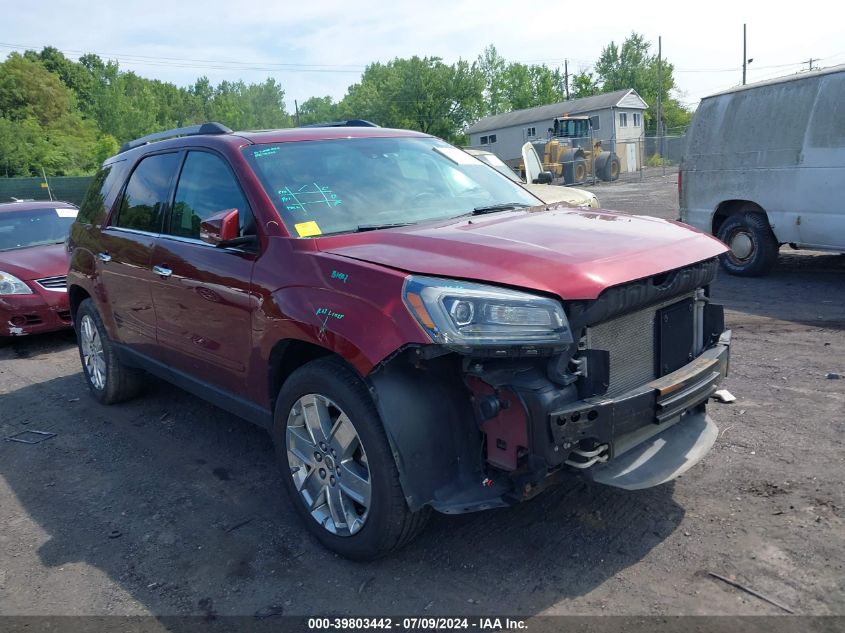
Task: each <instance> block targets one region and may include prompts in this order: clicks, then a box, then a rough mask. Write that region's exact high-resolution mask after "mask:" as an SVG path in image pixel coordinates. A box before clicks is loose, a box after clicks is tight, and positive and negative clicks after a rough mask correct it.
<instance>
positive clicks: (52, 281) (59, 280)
mask: <svg viewBox="0 0 845 633" xmlns="http://www.w3.org/2000/svg"><path fill="white" fill-rule="evenodd" d="M35 282H36V283H37V284H38V285H39V286H41V287H42V288H46V289H47V290H59V291H61V290H67V277H65V276H64V275H61V276H59V277H44V278H43V279H36V280H35Z"/></svg>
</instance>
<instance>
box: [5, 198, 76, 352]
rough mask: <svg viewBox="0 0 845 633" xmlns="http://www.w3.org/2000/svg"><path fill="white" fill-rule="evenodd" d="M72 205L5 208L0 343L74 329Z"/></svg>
mask: <svg viewBox="0 0 845 633" xmlns="http://www.w3.org/2000/svg"><path fill="white" fill-rule="evenodd" d="M77 212H78V209H77V208H76V207H74V206H73V205H71V204H69V203H67V202H55V201H54V202H12V203H9V204H0V339H2V338H5V337H8V336H23V335H26V334H40V333H42V332H52V331H53V330H61V329H64V328H69V327H70V326H71V322H70V310H69V308H68V298H67V268H68V259H67V250H66V247H65V238H67V234H68V231H69V230H70V225H71V224H73V221H74V220H75V219H76V214H77Z"/></svg>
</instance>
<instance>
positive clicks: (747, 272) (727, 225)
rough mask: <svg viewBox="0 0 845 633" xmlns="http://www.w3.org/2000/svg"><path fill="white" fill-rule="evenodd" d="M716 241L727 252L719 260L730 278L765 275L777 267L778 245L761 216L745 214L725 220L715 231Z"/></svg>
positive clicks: (745, 212) (753, 212) (740, 213)
mask: <svg viewBox="0 0 845 633" xmlns="http://www.w3.org/2000/svg"><path fill="white" fill-rule="evenodd" d="M718 238H719V239H720V240H722V241H723V242H724V243H725V244H726V245H727V246H728V248H730V249H731V250H729V251H728V252H727V253H725V254H723V255H720V256H719V260H720V261H721V263H722V267H723V268H724V269H725V270H726V271H728V272H729V273H730V274H732V275H737V276H740V277H757V276H760V275H765V274H767V273H768V272H769V271H771V270H772V268H773V267H774V265H775V263H777V259H778V250H779V248H780V245H779V244H778V241H777V239H776V238H775V235H774V233H772V228H771V227H770V226H769V222H768V219H767V218H766V215H765V214H764V213H759V212H756V211H748V210H746V211H740V212H739V213H736V214H734V215H732V216H730V217H728V218H727V219H726V220H725V221H724V222H723V223H722V226H720V227H719V233H718Z"/></svg>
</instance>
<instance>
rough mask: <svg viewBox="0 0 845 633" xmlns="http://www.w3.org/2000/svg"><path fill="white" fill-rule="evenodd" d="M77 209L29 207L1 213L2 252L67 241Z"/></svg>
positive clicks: (0, 241) (0, 245) (0, 237)
mask: <svg viewBox="0 0 845 633" xmlns="http://www.w3.org/2000/svg"><path fill="white" fill-rule="evenodd" d="M76 214H77V210H76V209H29V210H20V211H17V210H16V211H6V212H3V213H0V251H9V250H12V249H15V248H27V247H29V246H42V245H44V244H58V243H61V242H64V241H65V238H67V236H68V233H69V232H70V225H71V224H73V221H74V220H75V219H76Z"/></svg>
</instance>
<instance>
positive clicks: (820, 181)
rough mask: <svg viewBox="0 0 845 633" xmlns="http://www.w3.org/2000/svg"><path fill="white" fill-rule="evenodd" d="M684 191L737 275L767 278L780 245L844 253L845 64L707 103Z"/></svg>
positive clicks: (685, 211) (697, 221)
mask: <svg viewBox="0 0 845 633" xmlns="http://www.w3.org/2000/svg"><path fill="white" fill-rule="evenodd" d="M678 193H679V197H680V207H681V209H680V210H681V220H682V221H683V222H686V223H687V224H691V225H692V226H694V227H696V228H699V229H701V230H702V231H706V232H708V233H712V234H713V235H716V236H718V237H719V239H721V240H722V241H723V242H725V243H726V244H727V245H728V246H730V248H731V250H730V251H729V252H728V253H726V254H725V255H723V256H722V265H723V266H724V267H725V269H726V270H727V271H728V272H730V273H733V274H735V275H747V276H752V275H762V274H765V273H766V272H768V271H769V270H770V269H771V268H772V266H774V264H775V262H776V261H777V255H778V249H779V248H780V246H781V245H783V244H789V245H791V246H792V247H793V248H812V249H815V250H829V251H837V252H845V65H842V66H836V67H833V68H829V69H825V70H820V71H816V72H806V73H801V74H798V75H793V76H790V77H784V78H781V79H776V80H773V81H766V82H761V83H758V84H752V85H748V86H740V87H738V88H734V89H732V90H728V91H725V92H721V93H719V94H715V95H712V96H710V97H706V98H704V99H702V101H701V104H700V105H699V106H698V109H697V110H696V112H695V116H694V117H693V121H692V125H691V126H690V129H689V131H688V132H687V147H686V151H685V153H684V158H683V160H682V161H681V165H680V170H679V172H678Z"/></svg>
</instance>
